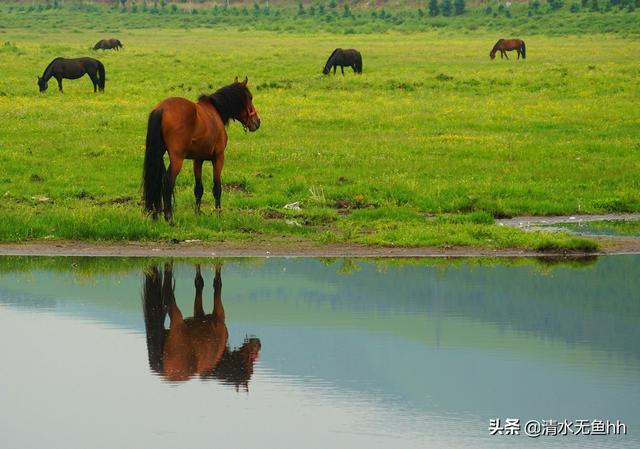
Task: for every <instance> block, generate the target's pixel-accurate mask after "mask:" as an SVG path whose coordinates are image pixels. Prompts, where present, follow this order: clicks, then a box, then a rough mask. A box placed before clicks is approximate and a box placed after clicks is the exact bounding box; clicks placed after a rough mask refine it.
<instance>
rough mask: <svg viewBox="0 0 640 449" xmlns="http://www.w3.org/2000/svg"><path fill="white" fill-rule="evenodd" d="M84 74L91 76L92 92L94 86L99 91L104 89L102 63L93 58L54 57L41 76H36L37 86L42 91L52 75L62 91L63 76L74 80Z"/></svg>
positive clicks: (94, 89)
mask: <svg viewBox="0 0 640 449" xmlns="http://www.w3.org/2000/svg"><path fill="white" fill-rule="evenodd" d="M85 74H87V75H89V78H91V82H92V83H93V91H94V92H96V88H98V89H100V91H103V90H104V83H105V75H104V65H103V64H102V63H101V62H100V61H98V60H97V59H93V58H75V59H65V58H56V59H54V60H53V61H51V62H50V63H49V65H48V66H47V68H46V69H44V73H43V74H42V76H39V77H38V87H39V88H40V92H44V91H45V90H47V87H48V86H49V84H48V82H49V79H50V78H51V77H53V78H55V79H56V81H58V89H59V90H60V92H62V79H63V78H66V79H71V80H75V79H78V78H81V77H82V76H84V75H85Z"/></svg>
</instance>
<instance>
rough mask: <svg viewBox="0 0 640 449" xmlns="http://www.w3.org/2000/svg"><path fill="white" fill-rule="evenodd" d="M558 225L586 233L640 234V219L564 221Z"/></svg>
mask: <svg viewBox="0 0 640 449" xmlns="http://www.w3.org/2000/svg"><path fill="white" fill-rule="evenodd" d="M556 226H558V227H561V228H567V229H570V230H572V231H576V232H584V233H594V234H604V235H623V236H640V220H625V221H619V220H616V221H591V222H587V223H580V224H574V223H563V224H559V225H556Z"/></svg>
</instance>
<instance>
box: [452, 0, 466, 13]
mask: <svg viewBox="0 0 640 449" xmlns="http://www.w3.org/2000/svg"><path fill="white" fill-rule="evenodd" d="M464 7H465V4H464V0H453V12H454V14H455V15H456V16H459V15H460V14H463V13H464Z"/></svg>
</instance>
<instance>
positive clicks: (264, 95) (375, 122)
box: [0, 12, 640, 249]
mask: <svg viewBox="0 0 640 449" xmlns="http://www.w3.org/2000/svg"><path fill="white" fill-rule="evenodd" d="M11 14H14V15H16V20H15V22H14V23H13V26H12V27H6V28H0V68H1V72H2V77H1V78H0V120H1V123H2V125H1V132H0V166H1V167H2V169H1V170H0V182H1V186H0V198H1V201H0V216H1V218H0V240H3V241H20V240H28V239H83V240H105V241H111V240H158V239H162V240H168V239H203V240H207V241H218V240H247V239H249V240H269V239H273V238H278V239H281V238H282V237H283V236H285V237H292V238H297V239H312V240H317V241H320V242H345V243H366V244H373V245H436V246H449V245H473V246H484V247H495V248H507V247H512V248H513V247H518V248H532V249H575V248H581V249H593V248H595V245H594V244H593V243H591V242H589V241H588V240H585V239H582V238H576V237H571V236H566V235H563V234H551V235H548V234H543V233H524V232H521V231H518V230H514V229H506V228H504V227H499V226H495V225H494V224H493V218H494V217H498V216H513V215H519V214H536V215H538V214H539V215H549V214H571V213H595V212H598V213H601V212H607V211H612V212H614V211H615V212H625V211H639V210H640V108H639V107H638V104H639V100H640V59H638V57H637V55H638V54H639V53H640V40H638V38H636V37H629V36H627V37H626V38H624V39H623V38H622V37H620V36H616V35H613V34H594V35H581V36H574V35H568V36H544V35H542V34H533V35H530V36H529V35H520V37H522V38H523V39H525V40H526V42H527V60H526V61H516V60H515V55H514V56H512V57H511V58H512V59H511V60H509V61H500V60H499V59H497V60H495V61H490V60H489V57H488V53H489V50H490V49H491V47H492V45H493V43H494V42H495V40H496V38H497V37H501V36H502V33H498V34H496V32H492V31H488V30H477V31H469V30H465V31H464V32H463V31H456V30H455V29H452V28H451V27H448V28H445V29H439V30H438V29H434V30H430V31H420V32H418V31H411V32H400V31H394V30H391V31H387V32H384V33H382V32H381V33H366V34H339V35H338V34H330V33H327V32H323V31H317V32H313V33H311V32H309V33H302V32H298V31H296V32H289V33H286V34H282V33H276V32H273V31H266V30H257V29H247V30H242V29H238V28H235V27H221V26H215V25H211V26H209V27H193V28H190V29H178V28H177V27H175V28H174V27H172V26H170V24H164V25H163V27H162V28H161V29H155V28H141V27H135V26H131V27H130V28H126V27H124V26H122V25H120V26H117V25H116V23H117V21H116V19H109V20H112V21H115V22H113V23H111V22H108V20H105V23H104V24H103V26H101V27H94V28H91V29H75V30H73V31H70V27H69V24H70V23H75V22H72V19H73V20H76V18H77V17H76V16H74V14H75V13H73V12H65V14H64V15H62V16H61V17H62V18H61V19H59V20H60V23H57V22H56V23H57V27H56V28H51V29H48V30H46V31H38V28H43V27H42V25H43V24H48V23H54V20H55V17H56V16H55V15H54V14H50V15H43V16H42V17H44V19H42V20H38V21H34V24H35V23H38V24H39V25H38V26H35V25H34V26H28V25H25V20H26V19H25V18H24V17H22V16H18V15H17V13H16V12H11V13H10V14H8V15H7V16H6V17H8V16H10V15H11ZM77 14H79V13H77ZM633 14H637V13H633ZM153 20H155V19H153ZM158 20H160V19H158ZM65 21H67V22H65ZM110 23H111V25H109V24H110ZM159 23H160V22H159ZM111 35H113V36H116V37H118V38H119V39H120V40H122V41H123V43H124V45H125V50H124V51H120V52H104V53H103V52H98V53H95V57H97V58H99V59H100V60H101V61H103V63H104V64H105V66H106V70H107V83H106V91H105V92H104V93H103V94H93V92H92V87H91V82H90V80H89V79H88V78H83V79H80V80H76V81H71V80H65V81H64V87H65V93H64V94H60V93H59V92H58V91H57V88H56V86H55V80H51V82H50V88H49V90H48V91H47V92H46V93H45V94H40V93H38V89H37V85H36V77H37V76H39V75H41V74H42V71H43V70H44V68H45V67H46V65H47V64H48V63H49V62H50V61H51V59H53V58H54V57H56V56H66V57H77V56H84V55H91V54H92V52H91V51H89V50H88V49H89V47H90V46H92V45H93V44H94V43H95V41H97V40H98V39H99V38H102V37H110V36H111ZM3 43H4V44H3ZM337 46H341V47H345V48H346V47H354V48H358V49H359V50H360V51H361V52H362V54H363V60H364V74H363V75H362V76H355V75H353V74H352V73H351V71H350V70H349V71H346V75H345V76H344V77H342V76H340V75H338V76H322V75H321V73H320V72H321V69H322V67H323V65H324V63H325V61H326V58H327V57H328V55H329V54H330V53H331V51H332V50H333V48H335V47H337ZM236 75H238V76H241V77H242V76H245V75H247V76H248V77H249V87H250V88H252V91H253V94H254V104H255V105H256V107H257V108H258V110H259V112H260V115H261V119H262V127H261V128H260V130H259V131H257V132H256V133H246V134H245V133H244V132H243V131H242V127H241V126H240V125H239V124H238V123H232V124H231V125H230V126H229V130H228V131H229V145H228V147H227V151H226V161H225V169H224V172H223V189H224V190H223V195H222V207H223V211H222V213H221V214H219V215H218V214H216V213H214V210H213V198H212V195H211V184H212V181H211V178H212V175H211V165H210V164H209V165H208V166H207V165H205V177H204V182H205V197H204V199H203V212H204V213H203V214H202V215H200V216H196V215H195V213H194V211H193V204H194V200H193V193H192V192H193V174H192V172H191V164H190V163H186V164H185V166H184V168H183V171H182V173H181V174H180V176H179V178H178V182H177V190H176V199H177V209H176V213H175V219H176V222H175V226H169V225H167V224H165V223H163V222H161V221H159V222H153V221H151V220H149V219H148V218H146V217H145V216H144V215H143V213H142V210H141V207H140V203H139V199H140V185H141V169H142V160H143V155H144V143H145V133H146V121H147V115H148V113H149V111H150V109H151V108H152V107H153V106H154V105H155V104H156V103H157V102H158V101H159V100H161V99H163V98H165V97H168V96H184V97H187V98H190V99H195V98H196V97H197V96H198V95H199V94H200V93H209V92H211V91H213V90H215V89H216V88H218V87H221V86H223V85H225V84H228V83H230V82H231V81H232V80H233V78H234V77H235V76H236ZM45 199H46V200H45ZM43 200H44V201H43ZM294 201H299V202H300V203H301V205H302V210H300V211H290V210H284V209H283V206H284V205H285V204H287V203H291V202H294ZM340 206H342V207H340ZM344 206H347V207H344Z"/></svg>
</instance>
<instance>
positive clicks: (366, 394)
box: [0, 256, 640, 449]
mask: <svg viewBox="0 0 640 449" xmlns="http://www.w3.org/2000/svg"><path fill="white" fill-rule="evenodd" d="M198 266H199V267H200V268H199V270H200V273H201V278H202V282H201V283H200V280H199V278H197V277H196V272H197V270H198ZM216 273H217V275H216ZM639 274H640V256H612V257H604V258H598V259H595V258H593V259H589V260H586V261H562V262H557V263H556V262H553V261H540V260H524V259H522V260H520V259H518V260H512V259H497V260H492V259H465V260H451V259H429V260H408V261H407V260H353V259H304V258H302V259H221V260H200V261H198V260H173V261H169V260H163V259H153V260H151V259H117V258H104V259H103V258H20V257H0V342H1V343H0V345H1V348H2V349H1V354H2V362H1V363H0V380H1V383H0V448H7V449H22V448H65V449H72V448H154V449H155V448H172V449H175V448H178V447H179V448H196V447H200V446H204V447H230V448H240V449H242V448H274V449H276V448H277V449H289V448H291V449H298V448H340V449H358V448H367V449H373V448H384V449H411V448H421V449H422V448H461V447H474V448H485V447H486V448H495V447H505V448H517V447H575V448H590V447H593V448H596V447H597V448H607V447H610V448H626V447H628V448H637V447H640V405H639V404H640V276H639ZM216 279H217V280H216ZM214 284H217V285H214ZM199 298H201V300H202V307H200V306H199V305H198V303H199V302H200V299H199ZM214 302H215V310H214ZM214 312H215V313H214ZM194 316H195V318H192V317H194ZM495 419H500V426H498V424H497V423H496V422H494V423H492V424H491V427H492V429H493V431H497V429H498V427H499V428H500V429H503V430H504V432H503V434H502V435H500V434H497V435H491V432H492V431H490V420H495ZM507 419H519V420H520V421H519V423H520V426H521V427H520V431H519V435H505V434H504V433H505V432H507V433H508V431H507V430H506V429H504V427H505V426H504V425H505V422H506V420H507ZM532 420H537V421H538V422H540V423H542V420H557V421H560V422H563V421H564V420H567V421H569V422H570V424H571V427H570V432H568V434H567V435H559V436H553V435H543V436H540V437H538V438H532V437H530V436H527V435H525V429H524V427H525V424H526V423H527V422H528V421H532ZM578 420H584V421H582V422H580V423H579V425H578ZM606 420H609V421H612V422H613V423H616V420H619V421H620V423H623V424H624V425H625V426H626V431H627V434H626V435H613V434H609V435H597V436H595V435H588V436H585V435H574V434H573V433H575V432H576V431H577V428H578V427H580V428H581V430H582V431H583V433H584V432H586V430H587V429H588V428H587V427H586V423H587V422H588V423H589V425H590V426H592V427H590V428H591V429H593V430H594V431H595V433H597V429H598V428H599V422H600V421H603V422H605V423H606ZM514 426H515V424H513V422H511V424H510V429H511V430H514V428H515V427H514ZM554 428H555V429H556V431H557V430H558V427H556V425H555V424H554V423H553V422H551V423H549V422H545V429H546V432H551V433H553V429H554ZM609 429H612V428H609ZM618 429H620V426H618ZM530 433H535V429H534V430H532V431H531V432H530ZM609 433H614V432H611V430H609Z"/></svg>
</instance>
